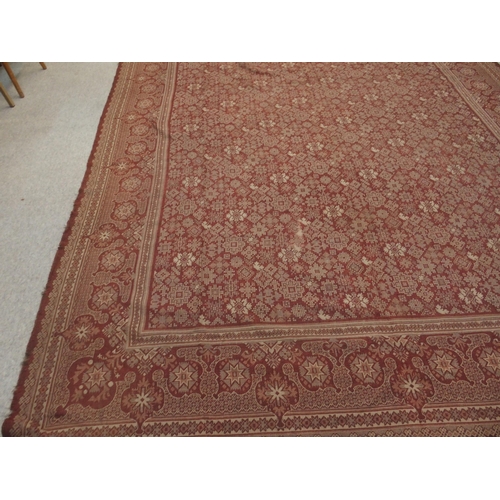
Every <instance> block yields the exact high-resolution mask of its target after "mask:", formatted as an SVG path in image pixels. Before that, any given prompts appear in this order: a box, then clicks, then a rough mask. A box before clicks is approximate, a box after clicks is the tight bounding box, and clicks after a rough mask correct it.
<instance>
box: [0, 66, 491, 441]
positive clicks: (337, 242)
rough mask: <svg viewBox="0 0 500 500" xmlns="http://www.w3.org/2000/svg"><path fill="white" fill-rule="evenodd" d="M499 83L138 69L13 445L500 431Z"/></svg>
mask: <svg viewBox="0 0 500 500" xmlns="http://www.w3.org/2000/svg"><path fill="white" fill-rule="evenodd" d="M499 174H500V67H498V66H497V65H495V64H489V63H488V64H470V63H467V64H458V63H457V64H455V63H453V64H291V63H287V64H275V63H273V64H254V63H244V64H213V63H211V64H171V63H169V64H121V65H120V67H119V69H118V72H117V76H116V78H115V83H114V85H113V90H112V93H111V95H110V98H109V100H108V103H107V105H106V109H105V112H104V114H103V117H102V119H101V124H100V127H99V131H98V135H97V138H96V142H95V145H94V150H93V153H92V157H91V159H90V161H89V169H88V171H87V174H86V177H85V180H84V186H83V189H82V192H81V194H80V196H79V198H78V200H77V204H76V206H75V210H74V213H73V215H72V218H71V221H70V224H69V226H68V229H67V231H66V233H65V235H64V238H63V249H62V250H61V251H60V252H59V254H58V256H57V258H56V263H55V264H54V268H53V270H52V273H51V277H50V280H49V285H48V288H47V291H46V294H45V296H44V299H43V302H42V307H41V311H40V313H39V317H38V319H37V323H36V326H35V331H34V333H33V336H32V339H31V341H30V344H29V346H28V352H27V364H26V366H24V367H23V371H22V374H21V378H20V382H19V386H18V388H17V390H16V394H15V398H14V402H13V413H12V415H11V416H10V417H9V419H7V420H6V422H5V423H4V426H3V433H4V434H5V435H12V436H18V435H37V436H67V435H74V436H93V435H96V436H97V435H117V436H121V435H223V434H224V435H226V434H227V435H231V434H233V435H240V434H249V435H253V434H259V435H272V434H280V435H300V434H303V435H308V434H311V435H314V434H318V435H405V436H418V435H474V436H477V435H500V191H499V188H500V176H499Z"/></svg>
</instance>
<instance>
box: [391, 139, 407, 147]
mask: <svg viewBox="0 0 500 500" xmlns="http://www.w3.org/2000/svg"><path fill="white" fill-rule="evenodd" d="M387 143H388V144H390V145H391V146H395V147H402V146H404V145H405V141H404V140H403V139H400V138H399V137H396V138H394V139H389V140H388V141H387Z"/></svg>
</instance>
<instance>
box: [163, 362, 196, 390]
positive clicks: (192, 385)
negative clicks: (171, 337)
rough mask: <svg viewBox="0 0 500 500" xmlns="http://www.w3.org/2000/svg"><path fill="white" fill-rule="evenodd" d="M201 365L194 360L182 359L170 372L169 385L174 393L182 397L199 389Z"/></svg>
mask: <svg viewBox="0 0 500 500" xmlns="http://www.w3.org/2000/svg"><path fill="white" fill-rule="evenodd" d="M200 374H201V367H200V366H199V364H198V363H196V362H194V361H181V362H180V363H179V364H177V365H175V366H174V367H172V368H171V369H170V371H169V374H168V387H169V389H170V391H171V392H172V394H173V395H174V396H176V397H181V396H183V395H185V394H189V393H192V392H195V391H197V390H198V387H199V385H200Z"/></svg>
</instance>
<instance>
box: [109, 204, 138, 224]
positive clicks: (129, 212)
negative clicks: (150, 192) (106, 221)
mask: <svg viewBox="0 0 500 500" xmlns="http://www.w3.org/2000/svg"><path fill="white" fill-rule="evenodd" d="M135 211H136V206H135V203H132V202H131V201H126V202H124V203H118V204H117V205H116V207H115V209H114V210H113V217H114V218H115V219H118V220H127V219H130V217H132V216H133V215H134V214H135Z"/></svg>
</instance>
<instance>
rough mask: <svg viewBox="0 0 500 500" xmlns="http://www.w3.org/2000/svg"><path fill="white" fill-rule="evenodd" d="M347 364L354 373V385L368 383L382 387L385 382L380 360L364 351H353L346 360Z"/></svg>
mask: <svg viewBox="0 0 500 500" xmlns="http://www.w3.org/2000/svg"><path fill="white" fill-rule="evenodd" d="M345 364H346V366H347V367H348V368H349V370H350V371H351V373H352V374H353V375H354V377H353V383H354V385H362V384H367V385H370V386H372V387H380V386H381V385H382V384H383V382H384V374H383V371H382V369H381V368H380V364H379V363H378V361H376V360H375V359H373V358H372V357H371V356H369V355H368V354H366V353H364V352H360V353H356V352H354V353H352V354H350V355H349V356H347V358H346V360H345Z"/></svg>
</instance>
